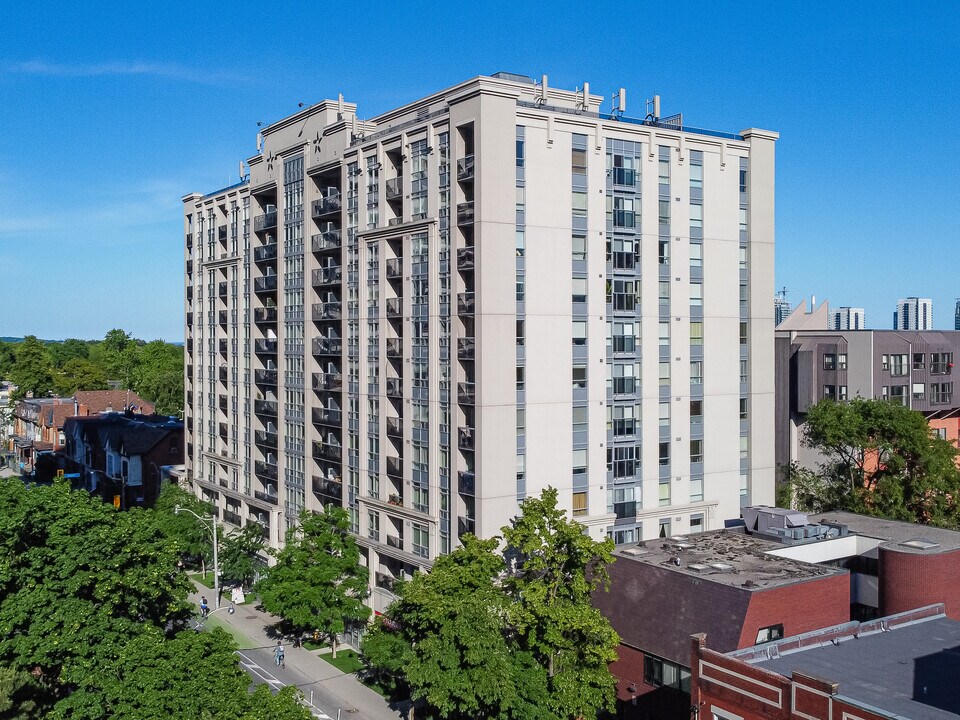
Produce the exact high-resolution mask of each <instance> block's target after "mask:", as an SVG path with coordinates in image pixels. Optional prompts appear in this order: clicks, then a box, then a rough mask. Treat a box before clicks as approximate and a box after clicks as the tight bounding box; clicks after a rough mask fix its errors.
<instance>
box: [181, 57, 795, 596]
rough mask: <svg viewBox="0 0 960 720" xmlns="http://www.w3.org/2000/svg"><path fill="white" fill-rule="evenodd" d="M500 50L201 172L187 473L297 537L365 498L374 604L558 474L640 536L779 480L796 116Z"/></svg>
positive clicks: (582, 509) (270, 526)
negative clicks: (495, 57)
mask: <svg viewBox="0 0 960 720" xmlns="http://www.w3.org/2000/svg"><path fill="white" fill-rule="evenodd" d="M602 100H603V98H602V97H601V96H598V95H592V94H590V92H589V90H588V89H587V87H586V85H584V88H583V89H582V90H574V91H571V90H559V89H555V88H552V87H549V86H548V84H547V82H546V78H544V79H543V81H541V82H534V81H532V80H530V79H528V78H525V77H522V76H516V75H511V74H506V73H498V74H496V75H494V76H490V77H486V76H481V77H476V78H473V79H471V80H468V81H466V82H463V83H460V84H458V85H455V86H453V87H450V88H447V89H445V90H441V91H440V92H437V93H435V94H433V95H430V96H428V97H425V98H422V99H420V100H416V101H415V102H411V103H410V104H408V105H405V106H403V107H400V108H397V109H395V110H391V111H389V112H386V113H384V114H382V115H380V116H378V117H374V118H372V119H370V120H361V119H360V118H359V117H358V116H357V113H356V106H355V105H353V104H351V103H348V102H344V101H343V99H342V98H341V99H339V100H335V101H331V100H326V101H323V102H321V103H319V104H316V105H313V106H310V107H305V108H303V109H302V110H300V111H299V112H297V113H296V114H294V115H291V116H290V117H287V118H284V119H282V120H279V121H277V122H275V123H272V124H270V125H268V126H266V127H264V128H263V129H262V131H261V134H260V138H259V141H260V147H261V148H262V149H261V151H260V152H259V153H258V154H257V155H256V156H254V157H252V158H250V159H249V161H248V164H249V168H250V175H249V179H247V180H245V181H244V182H242V183H240V184H238V185H236V186H233V187H229V188H225V189H222V190H219V191H217V192H214V193H210V194H198V193H194V194H190V195H186V196H185V197H184V198H183V204H184V218H183V220H184V237H185V263H186V265H185V269H186V358H187V359H186V425H187V433H188V445H187V460H186V463H187V481H188V482H189V483H191V485H192V487H193V489H194V490H195V492H196V493H197V494H198V495H199V496H201V497H204V498H206V499H208V500H210V501H211V502H212V503H214V505H215V506H216V507H217V508H218V511H219V512H220V516H221V518H222V519H223V520H224V521H226V522H227V523H230V524H233V525H241V524H245V523H248V522H258V523H260V524H262V526H263V528H264V532H265V534H266V536H267V537H268V539H269V542H270V544H271V545H273V546H277V545H279V544H280V543H282V541H283V536H284V532H285V531H286V530H287V528H289V527H292V526H293V525H294V524H295V523H296V521H297V517H298V514H299V513H300V512H301V511H302V510H304V509H319V508H322V507H324V506H326V505H328V504H331V503H332V504H335V505H342V506H343V507H344V508H346V510H347V511H348V512H349V514H350V518H351V521H352V524H353V531H354V532H355V534H356V536H357V538H358V541H359V543H360V544H361V546H362V548H363V553H364V559H365V562H366V563H367V564H368V566H369V567H370V568H371V585H372V590H373V596H372V602H373V605H374V607H375V608H376V609H380V608H381V607H383V606H385V605H386V604H387V603H388V602H389V600H390V599H391V595H390V592H389V590H390V588H391V587H392V583H393V580H394V578H397V577H401V576H405V575H409V574H411V573H412V572H413V571H415V570H416V569H417V568H422V567H426V566H429V564H430V563H431V561H432V559H433V558H435V557H436V556H437V555H438V554H441V553H447V552H449V551H450V550H451V549H453V548H454V547H456V546H457V544H458V542H459V538H460V536H461V535H463V534H464V533H468V532H470V533H475V534H477V535H480V536H487V537H488V536H491V535H494V534H497V533H498V532H499V530H500V528H501V527H502V526H503V525H504V524H506V523H507V522H508V521H509V519H510V518H511V517H512V516H513V515H515V514H516V513H517V510H518V503H519V502H520V501H521V500H522V499H523V498H525V497H528V496H533V495H537V494H539V493H540V492H541V491H542V490H543V489H544V488H546V487H548V486H553V487H556V488H558V490H559V492H560V498H561V502H562V503H563V505H564V506H565V507H566V509H567V511H568V512H569V513H570V515H571V516H573V517H575V518H576V519H577V520H579V521H580V522H582V523H583V525H584V526H585V529H586V530H587V531H588V532H589V533H590V534H591V535H593V536H595V537H603V536H607V535H609V536H610V537H613V538H614V539H615V541H616V542H617V543H620V544H623V543H631V542H636V541H639V540H641V539H647V538H655V537H658V536H663V535H671V534H674V533H682V532H689V531H696V530H706V529H712V528H717V527H723V522H724V520H725V519H727V518H735V517H738V516H739V508H740V505H741V504H742V503H743V504H749V503H771V504H772V501H773V483H774V457H773V419H774V378H773V356H772V351H773V308H772V307H771V304H770V297H771V296H772V294H773V250H774V216H773V213H774V145H775V141H776V139H777V135H776V133H772V132H769V131H764V130H756V129H750V130H745V131H742V132H740V133H722V132H715V131H707V130H700V129H695V128H690V127H686V126H684V125H683V124H682V119H681V118H679V117H674V118H671V119H669V120H667V119H664V120H660V119H659V118H655V117H652V116H648V117H647V118H646V119H644V120H634V119H630V118H628V117H625V116H623V115H621V114H620V113H619V112H617V113H614V114H611V113H610V112H607V111H604V110H602V108H601V102H602Z"/></svg>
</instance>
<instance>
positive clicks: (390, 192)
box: [386, 177, 403, 200]
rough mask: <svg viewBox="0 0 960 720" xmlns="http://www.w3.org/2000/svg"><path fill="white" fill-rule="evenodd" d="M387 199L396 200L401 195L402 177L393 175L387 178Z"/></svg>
mask: <svg viewBox="0 0 960 720" xmlns="http://www.w3.org/2000/svg"><path fill="white" fill-rule="evenodd" d="M386 191H387V192H386V196H387V200H396V199H397V198H401V197H403V178H399V177H395V178H390V179H389V180H387V187H386Z"/></svg>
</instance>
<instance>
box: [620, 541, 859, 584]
mask: <svg viewBox="0 0 960 720" xmlns="http://www.w3.org/2000/svg"><path fill="white" fill-rule="evenodd" d="M783 547H785V546H784V545H783V544H781V543H778V542H775V541H773V540H767V539H764V538H760V537H756V536H753V535H747V534H746V533H744V532H743V531H741V530H735V529H727V530H713V531H710V532H704V533H695V534H692V535H674V536H672V537H668V538H660V539H658V540H647V541H645V542H642V543H640V544H639V545H627V546H622V547H618V548H617V549H616V550H614V553H613V554H614V555H615V556H616V557H617V558H618V560H620V561H633V562H639V563H646V564H648V565H655V566H658V567H661V568H663V569H667V570H672V571H673V572H676V573H680V574H683V575H689V576H691V577H697V578H700V579H703V580H705V581H708V582H715V583H719V584H721V585H728V586H731V587H738V588H744V589H747V590H762V589H767V588H771V587H779V586H783V585H789V584H791V583H794V582H800V581H803V580H810V579H812V578H819V577H825V576H828V575H837V574H845V573H846V571H845V570H841V569H839V568H834V567H828V566H823V565H814V564H811V563H806V562H800V561H798V560H792V559H790V558H784V557H777V556H775V555H770V554H769V552H768V551H770V550H777V549H781V548H783Z"/></svg>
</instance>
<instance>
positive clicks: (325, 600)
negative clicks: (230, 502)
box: [256, 506, 370, 657]
mask: <svg viewBox="0 0 960 720" xmlns="http://www.w3.org/2000/svg"><path fill="white" fill-rule="evenodd" d="M274 554H275V555H276V558H277V562H276V565H274V566H273V567H271V568H269V569H268V570H267V573H266V576H265V577H264V578H263V579H261V580H260V582H258V583H257V587H256V589H257V592H259V593H260V600H261V602H262V603H263V607H264V608H265V609H266V610H267V611H268V612H271V613H273V614H274V615H279V616H280V617H281V618H282V619H283V621H284V623H285V624H286V625H287V627H288V629H289V630H291V631H292V632H294V633H297V634H304V633H309V632H313V631H314V630H319V631H320V632H322V633H323V634H324V635H326V637H327V638H329V640H330V644H331V647H332V649H333V654H334V657H336V653H337V642H336V638H337V635H338V634H339V633H342V632H344V631H345V630H346V628H347V625H348V623H354V622H362V621H365V620H366V619H367V618H368V617H369V616H370V608H368V607H367V606H366V605H364V603H363V600H364V598H365V597H366V595H367V578H368V572H367V568H366V567H364V566H363V565H361V564H360V550H359V548H358V547H357V544H356V541H355V540H354V538H353V536H352V535H351V534H350V519H349V516H348V515H347V513H346V511H345V510H344V509H343V508H337V507H333V506H330V507H329V508H328V509H327V510H326V512H322V513H314V512H302V513H301V514H300V524H299V527H296V528H291V529H290V530H289V531H288V532H287V537H286V543H285V544H284V547H283V549H282V550H280V551H279V552H275V553H274Z"/></svg>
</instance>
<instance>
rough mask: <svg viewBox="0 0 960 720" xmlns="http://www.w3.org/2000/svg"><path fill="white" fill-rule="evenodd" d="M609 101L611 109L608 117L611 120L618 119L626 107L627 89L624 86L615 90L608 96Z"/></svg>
mask: <svg viewBox="0 0 960 720" xmlns="http://www.w3.org/2000/svg"><path fill="white" fill-rule="evenodd" d="M610 101H611V105H612V107H611V110H610V118H611V119H612V120H618V119H619V118H620V116H621V115H623V113H624V112H625V111H626V109H627V90H626V88H620V89H619V90H617V91H616V92H615V93H614V94H613V95H612V96H611V98H610Z"/></svg>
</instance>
